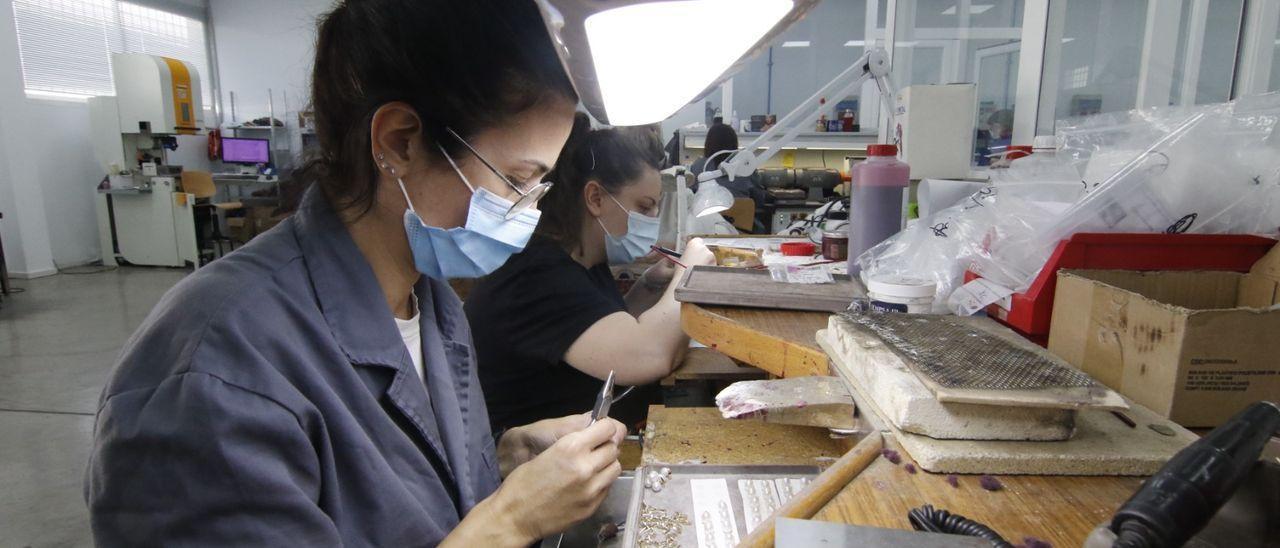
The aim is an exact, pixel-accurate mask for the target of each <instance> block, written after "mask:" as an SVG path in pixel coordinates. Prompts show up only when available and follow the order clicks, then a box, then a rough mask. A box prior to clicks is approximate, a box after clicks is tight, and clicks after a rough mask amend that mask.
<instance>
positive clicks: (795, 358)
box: [680, 303, 830, 377]
mask: <svg viewBox="0 0 1280 548" xmlns="http://www.w3.org/2000/svg"><path fill="white" fill-rule="evenodd" d="M680 307H681V308H680V324H681V325H682V326H683V327H684V332H685V333H687V334H688V335H689V337H690V338H692V339H693V340H695V341H698V342H700V343H702V344H705V345H707V346H709V347H711V348H714V349H716V350H719V351H720V352H723V353H724V354H725V355H727V356H729V357H731V358H734V359H736V360H739V361H742V362H745V363H749V364H751V365H754V366H756V367H759V368H760V369H763V370H765V371H768V372H769V373H771V374H773V375H777V376H779V377H802V376H805V375H828V374H830V370H829V368H828V366H827V354H826V353H825V352H823V351H822V349H821V348H818V343H817V341H816V340H814V338H813V335H814V333H817V331H818V330H819V329H824V328H826V327H827V317H828V316H830V314H825V313H820V312H792V311H786V310H766V309H760V308H738V307H732V306H705V305H698V304H690V303H684V304H682V305H680Z"/></svg>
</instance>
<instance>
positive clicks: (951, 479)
mask: <svg viewBox="0 0 1280 548" xmlns="http://www.w3.org/2000/svg"><path fill="white" fill-rule="evenodd" d="M947 484H948V485H950V486H952V487H955V488H956V489H959V488H960V478H959V477H957V476H956V475H955V474H951V475H948V476H947Z"/></svg>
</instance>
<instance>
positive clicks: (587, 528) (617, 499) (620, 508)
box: [540, 473, 635, 548]
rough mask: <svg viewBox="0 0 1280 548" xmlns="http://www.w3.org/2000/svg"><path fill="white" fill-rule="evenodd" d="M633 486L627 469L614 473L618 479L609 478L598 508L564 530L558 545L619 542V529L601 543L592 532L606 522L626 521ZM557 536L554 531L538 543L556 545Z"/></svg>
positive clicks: (546, 547)
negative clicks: (611, 483) (605, 493)
mask: <svg viewBox="0 0 1280 548" xmlns="http://www.w3.org/2000/svg"><path fill="white" fill-rule="evenodd" d="M634 487H635V476H634V475H633V474H630V473H627V474H623V475H621V476H618V479H615V480H613V487H610V488H609V494H608V495H607V496H606V497H605V499H604V502H602V503H600V508H597V509H596V513H595V514H593V515H592V516H591V517H589V518H587V519H585V520H583V521H581V522H578V524H577V525H574V526H573V527H570V528H569V530H568V531H565V532H564V539H563V540H561V541H560V544H559V545H558V546H559V547H560V548H582V547H586V548H597V547H601V548H605V547H610V548H612V547H619V546H622V533H618V536H616V537H614V538H612V539H609V540H607V541H604V542H602V543H598V542H597V541H596V533H597V532H598V531H600V527H601V526H602V525H604V524H606V523H614V524H619V523H623V522H625V521H627V508H628V507H629V506H630V505H631V490H632V489H633V488H634ZM557 537H558V535H552V536H550V537H547V538H545V539H542V544H541V545H540V546H541V547H542V548H556V547H557V544H556V540H557Z"/></svg>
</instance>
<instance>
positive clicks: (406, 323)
mask: <svg viewBox="0 0 1280 548" xmlns="http://www.w3.org/2000/svg"><path fill="white" fill-rule="evenodd" d="M410 297H411V301H410V303H409V305H410V306H412V307H413V317H412V318H409V319H407V320H402V319H400V318H396V327H398V328H400V338H401V339H404V345H405V347H406V348H408V349H409V358H410V359H412V360H413V370H414V371H417V372H418V378H419V379H421V378H423V377H422V330H421V329H420V328H419V326H418V321H419V320H421V319H422V312H421V311H420V310H419V309H418V296H417V295H413V294H412V293H410Z"/></svg>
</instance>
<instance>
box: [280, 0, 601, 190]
mask: <svg viewBox="0 0 1280 548" xmlns="http://www.w3.org/2000/svg"><path fill="white" fill-rule="evenodd" d="M315 50H316V57H315V65H314V67H313V70H312V77H311V106H312V109H313V110H314V112H315V119H316V136H317V138H318V140H319V142H320V146H319V150H318V151H316V152H313V153H312V155H311V157H310V158H309V159H308V160H307V161H306V164H305V165H304V167H303V168H302V169H300V170H299V173H297V174H295V179H298V180H299V181H300V182H307V183H309V182H312V181H314V182H315V183H317V184H319V185H320V188H321V189H322V190H323V191H324V193H325V195H326V196H327V197H328V198H329V199H330V200H331V201H332V202H333V205H334V207H335V208H348V207H354V208H356V210H357V211H359V212H360V213H361V214H363V213H365V212H367V211H368V210H369V209H370V208H371V207H373V201H374V196H375V190H376V186H377V182H376V181H377V171H376V167H375V166H374V163H373V159H372V158H371V152H370V147H371V143H370V135H369V131H370V124H371V122H372V119H373V114H374V112H375V111H377V109H378V108H379V107H381V106H382V105H384V104H386V103H389V102H393V101H404V102H406V103H408V104H410V105H412V106H413V108H414V109H415V110H416V111H417V113H418V116H419V117H420V118H421V119H422V123H423V132H424V134H425V136H426V137H427V140H428V141H429V142H437V143H440V144H441V145H443V146H444V147H445V149H446V150H447V151H448V152H449V153H450V154H454V153H458V154H461V152H460V151H459V150H458V148H459V147H460V145H459V144H458V142H457V141H456V140H455V139H450V138H447V136H446V135H447V134H446V133H445V132H444V128H445V127H446V126H447V127H450V128H452V129H454V130H455V131H457V132H458V133H459V134H460V135H461V136H462V137H463V138H467V137H470V136H471V135H474V134H475V133H476V132H477V131H479V130H482V129H485V128H489V127H494V126H498V125H500V124H502V123H504V122H506V121H507V120H508V119H509V117H510V116H511V115H513V114H518V113H520V112H523V111H525V110H527V109H529V108H531V107H533V106H534V105H537V104H538V103H539V102H541V101H543V100H544V99H546V98H548V97H554V96H560V97H564V98H566V99H568V100H569V101H574V102H576V101H577V95H576V94H575V93H574V91H573V86H572V84H571V83H570V82H569V79H568V77H567V76H566V75H565V72H564V69H563V67H562V66H561V64H560V60H559V58H558V57H557V56H556V53H555V50H554V49H552V45H551V40H550V38H549V37H548V35H547V31H546V27H545V26H544V24H543V21H542V16H541V14H540V13H539V12H538V9H537V7H536V6H535V5H534V3H533V1H532V0H465V1H458V0H345V1H343V2H341V3H340V4H338V6H337V7H335V8H334V9H333V11H331V12H329V13H328V14H326V15H324V16H323V17H321V18H320V21H319V24H318V27H317V33H316V46H315Z"/></svg>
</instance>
